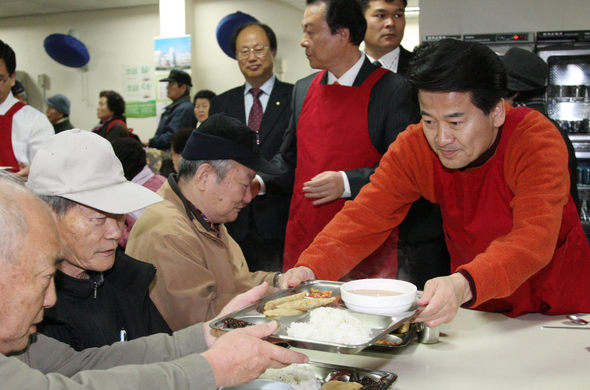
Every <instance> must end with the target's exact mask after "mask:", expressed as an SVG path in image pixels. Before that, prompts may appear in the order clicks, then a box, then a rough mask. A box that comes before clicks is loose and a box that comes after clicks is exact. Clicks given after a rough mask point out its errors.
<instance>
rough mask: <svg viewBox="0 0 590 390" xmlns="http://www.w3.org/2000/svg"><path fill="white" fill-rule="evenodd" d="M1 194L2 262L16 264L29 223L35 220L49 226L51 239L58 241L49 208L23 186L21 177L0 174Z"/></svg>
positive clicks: (0, 243)
mask: <svg viewBox="0 0 590 390" xmlns="http://www.w3.org/2000/svg"><path fill="white" fill-rule="evenodd" d="M0 193H1V194H2V197H0V260H3V261H9V262H14V261H16V249H17V247H18V244H19V243H22V242H23V239H24V237H26V236H27V234H28V232H29V224H30V223H31V222H33V221H34V222H36V223H41V224H42V225H43V226H49V227H50V228H49V229H48V231H47V235H48V237H49V239H50V240H55V239H57V230H56V228H55V222H54V221H53V218H52V216H51V213H50V211H49V209H48V207H47V206H46V205H45V204H44V202H42V201H41V200H40V199H39V198H38V197H37V196H35V195H34V194H33V193H32V192H31V191H30V190H28V189H27V188H26V187H25V186H24V183H23V182H22V180H21V179H20V178H19V177H17V176H15V175H12V174H10V173H7V172H4V171H0ZM54 236H55V237H54Z"/></svg>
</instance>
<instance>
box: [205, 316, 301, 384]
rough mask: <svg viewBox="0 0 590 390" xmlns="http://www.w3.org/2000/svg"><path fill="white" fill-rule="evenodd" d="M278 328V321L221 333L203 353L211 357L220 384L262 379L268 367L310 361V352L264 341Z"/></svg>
mask: <svg viewBox="0 0 590 390" xmlns="http://www.w3.org/2000/svg"><path fill="white" fill-rule="evenodd" d="M277 327H278V324H277V322H276V321H271V322H269V323H265V324H258V325H255V326H250V327H247V328H241V329H235V330H232V331H230V332H229V333H226V334H224V335H223V336H221V337H220V338H219V339H217V341H216V342H215V343H214V344H213V346H212V347H211V348H210V349H209V350H208V351H206V352H203V353H202V354H201V355H202V356H203V357H204V358H205V359H207V361H208V362H209V364H210V365H211V367H212V368H213V373H214V375H215V382H216V384H217V386H218V387H219V386H236V385H239V384H242V383H246V382H249V381H252V380H254V379H256V378H258V377H259V376H260V375H261V374H262V373H263V372H264V371H265V370H266V369H267V368H282V367H285V366H287V365H289V364H293V363H306V362H308V361H309V359H308V357H307V356H306V355H303V354H301V353H298V352H294V351H291V350H289V349H286V348H283V347H279V346H277V345H274V344H271V343H269V342H267V341H264V340H261V339H262V338H264V337H267V336H270V335H271V334H272V333H273V332H274V331H275V330H276V329H277Z"/></svg>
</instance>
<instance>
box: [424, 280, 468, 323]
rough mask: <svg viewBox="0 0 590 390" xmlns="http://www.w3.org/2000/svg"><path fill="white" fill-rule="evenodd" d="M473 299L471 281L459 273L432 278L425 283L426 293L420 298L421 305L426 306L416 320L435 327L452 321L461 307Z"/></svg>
mask: <svg viewBox="0 0 590 390" xmlns="http://www.w3.org/2000/svg"><path fill="white" fill-rule="evenodd" d="M470 299H471V289H470V288H469V282H468V281H467V279H465V277H464V276H463V275H461V274H459V273H455V274H452V275H450V276H444V277H439V278H434V279H430V280H429V281H427V282H426V284H425V285H424V294H422V298H420V299H419V300H418V305H419V306H425V307H424V309H423V310H422V311H421V312H420V314H419V315H418V317H417V318H416V321H418V322H424V323H425V324H426V325H427V326H429V327H431V328H434V327H437V326H439V325H440V324H444V323H446V322H451V320H452V319H453V318H455V315H456V314H457V310H459V307H460V306H461V305H462V304H463V303H465V302H467V301H469V300H470Z"/></svg>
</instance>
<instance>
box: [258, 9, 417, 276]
mask: <svg viewBox="0 0 590 390" xmlns="http://www.w3.org/2000/svg"><path fill="white" fill-rule="evenodd" d="M365 30H366V22H365V19H364V16H363V13H362V10H361V8H360V6H359V4H358V3H356V1H355V0H320V1H317V0H316V1H313V0H308V1H307V7H306V9H305V13H304V17H303V39H302V41H301V46H302V47H304V48H305V54H306V56H307V58H308V59H309V62H310V65H311V67H312V68H314V69H324V71H322V72H320V73H316V74H313V75H311V76H308V77H306V78H304V79H302V80H299V81H298V82H297V83H296V84H295V87H294V92H293V99H294V101H293V108H292V111H293V112H292V114H291V122H290V125H289V129H288V130H287V134H286V135H285V139H284V142H283V145H282V146H281V152H280V153H279V154H277V155H276V156H275V158H274V162H275V163H277V164H279V165H281V166H282V167H283V168H284V169H285V170H286V171H293V170H294V171H295V184H294V187H293V197H292V199H291V207H290V212H289V221H288V223H287V233H286V240H285V253H284V266H283V268H284V269H285V270H286V269H289V268H291V267H292V266H293V264H294V263H295V262H296V261H297V258H298V257H299V254H300V253H301V252H302V251H303V250H304V249H305V248H306V247H307V246H308V245H309V244H310V243H311V241H312V240H313V238H314V237H315V235H316V234H317V233H318V232H319V231H320V230H321V229H322V228H323V227H324V226H325V225H326V224H327V222H328V221H329V220H330V219H331V218H332V217H333V216H334V214H336V212H338V211H339V210H340V208H341V207H342V205H343V203H344V200H345V199H351V198H354V197H355V196H356V195H357V194H358V193H359V191H360V189H361V187H362V186H363V185H365V184H366V183H367V182H368V181H369V176H370V175H371V173H372V172H373V171H374V169H375V167H376V166H377V164H378V162H379V159H380V158H381V155H382V154H383V153H385V151H386V150H387V148H388V146H389V144H390V143H391V142H393V140H394V139H395V138H396V137H397V135H398V134H399V133H400V132H401V131H402V130H404V129H405V128H406V127H407V126H408V125H409V124H411V123H415V122H417V121H418V120H419V112H418V105H417V99H416V95H415V92H414V90H413V89H412V87H411V86H410V84H409V83H408V82H407V81H406V80H405V79H404V78H403V77H401V76H399V75H396V74H394V73H392V72H388V71H387V70H385V69H379V68H377V67H375V66H374V65H372V64H371V62H370V61H369V60H368V59H367V58H366V56H365V55H364V54H363V53H361V52H360V51H359V44H360V43H361V42H362V40H363V38H364V35H365ZM261 176H262V178H263V179H264V181H265V183H266V185H267V186H270V185H271V184H273V183H274V180H275V179H276V177H274V176H270V175H263V174H261ZM396 238H397V232H396V234H395V237H392V241H390V240H388V241H386V245H385V246H384V247H382V249H380V250H382V252H381V253H374V254H373V255H374V259H375V261H373V262H371V261H365V262H363V264H362V265H361V267H363V269H359V270H357V271H358V272H354V273H353V275H351V276H353V277H363V276H365V277H366V276H384V277H385V276H387V277H395V275H396V259H395V257H396V253H395V252H396V249H395V242H394V241H395V239H396ZM367 255H369V254H367ZM391 255H393V256H394V258H391ZM335 260H337V259H335Z"/></svg>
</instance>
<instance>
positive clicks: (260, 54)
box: [238, 46, 268, 60]
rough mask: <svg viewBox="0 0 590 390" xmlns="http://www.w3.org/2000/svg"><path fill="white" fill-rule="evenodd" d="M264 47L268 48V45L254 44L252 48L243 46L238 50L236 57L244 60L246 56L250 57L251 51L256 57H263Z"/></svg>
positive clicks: (264, 53)
mask: <svg viewBox="0 0 590 390" xmlns="http://www.w3.org/2000/svg"><path fill="white" fill-rule="evenodd" d="M266 49H268V46H255V47H253V48H247V47H244V48H243V49H242V50H240V51H239V52H238V59H239V60H245V59H247V58H248V57H250V53H252V52H254V55H255V56H256V57H257V58H264V56H265V55H266Z"/></svg>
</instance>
